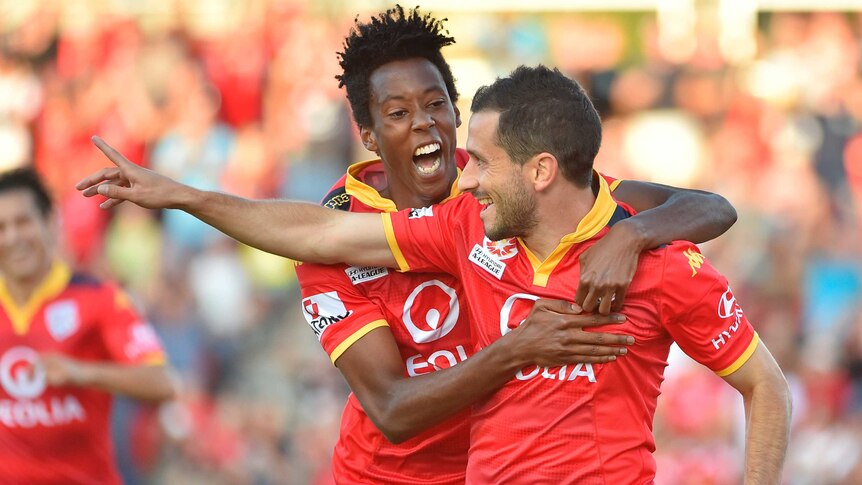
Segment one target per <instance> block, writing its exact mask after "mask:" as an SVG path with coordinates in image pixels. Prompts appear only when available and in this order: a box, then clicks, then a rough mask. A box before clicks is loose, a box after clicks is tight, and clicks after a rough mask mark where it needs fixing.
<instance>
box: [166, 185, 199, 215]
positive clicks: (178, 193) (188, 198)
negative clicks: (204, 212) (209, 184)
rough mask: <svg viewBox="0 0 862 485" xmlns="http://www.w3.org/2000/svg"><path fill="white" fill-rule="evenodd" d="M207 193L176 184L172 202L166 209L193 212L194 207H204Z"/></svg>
mask: <svg viewBox="0 0 862 485" xmlns="http://www.w3.org/2000/svg"><path fill="white" fill-rule="evenodd" d="M206 195H207V193H206V192H203V191H199V190H197V189H195V188H194V187H191V186H188V185H185V184H180V183H177V188H176V190H175V191H174V201H173V203H171V204H170V205H169V206H168V209H179V210H181V211H185V212H194V211H195V210H196V208H197V207H196V206H206V202H205V200H203V199H205V198H206Z"/></svg>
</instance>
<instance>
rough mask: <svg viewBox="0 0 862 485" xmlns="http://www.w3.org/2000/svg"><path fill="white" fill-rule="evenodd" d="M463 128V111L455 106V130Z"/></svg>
mask: <svg viewBox="0 0 862 485" xmlns="http://www.w3.org/2000/svg"><path fill="white" fill-rule="evenodd" d="M460 127H461V110H460V109H458V107H457V106H455V128H460Z"/></svg>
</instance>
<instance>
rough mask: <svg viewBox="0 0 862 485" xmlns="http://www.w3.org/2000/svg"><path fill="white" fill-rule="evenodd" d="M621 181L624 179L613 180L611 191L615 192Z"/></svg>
mask: <svg viewBox="0 0 862 485" xmlns="http://www.w3.org/2000/svg"><path fill="white" fill-rule="evenodd" d="M620 182H622V180H621V179H616V180H614V181H613V182H611V184H610V186H609V187H610V189H611V192H613V191H614V190H617V187H619V186H620Z"/></svg>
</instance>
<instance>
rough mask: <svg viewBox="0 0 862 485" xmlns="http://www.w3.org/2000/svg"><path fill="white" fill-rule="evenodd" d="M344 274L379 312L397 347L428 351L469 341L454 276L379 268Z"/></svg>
mask: <svg viewBox="0 0 862 485" xmlns="http://www.w3.org/2000/svg"><path fill="white" fill-rule="evenodd" d="M345 272H346V274H347V276H348V277H349V278H350V279H351V282H352V283H353V284H354V285H355V287H356V289H357V291H359V292H360V293H361V294H362V295H364V296H365V297H366V298H368V299H369V300H370V301H372V302H374V303H375V304H376V305H377V307H378V308H379V309H380V311H381V313H383V315H384V316H385V318H386V320H387V322H388V323H389V326H390V328H391V329H392V333H393V335H394V336H395V338H396V340H397V341H398V342H399V345H401V346H403V347H404V346H406V347H425V348H429V346H430V347H433V346H436V345H441V344H443V345H448V344H455V345H457V344H460V343H465V342H468V341H469V339H470V331H469V321H468V317H467V312H468V309H467V304H466V301H465V300H464V296H463V291H462V286H461V284H460V282H459V281H458V279H457V278H455V277H454V276H451V275H448V274H440V273H399V272H397V271H395V270H392V269H387V268H379V267H365V268H356V267H349V268H347V269H346V270H345Z"/></svg>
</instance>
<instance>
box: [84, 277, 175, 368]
mask: <svg viewBox="0 0 862 485" xmlns="http://www.w3.org/2000/svg"><path fill="white" fill-rule="evenodd" d="M102 299H103V304H102V305H101V309H102V313H101V319H100V320H101V334H102V339H103V341H104V343H105V346H106V348H107V349H108V353H109V354H110V356H111V358H112V360H114V361H115V362H118V363H124V364H148V365H163V364H165V362H166V361H167V358H166V357H165V352H164V350H163V349H162V343H161V341H160V340H159V337H158V335H157V334H156V331H155V330H154V329H153V327H152V325H150V323H149V322H147V321H146V320H144V319H143V318H141V316H140V315H139V314H138V312H137V311H136V310H135V308H134V305H133V303H132V301H131V299H130V298H129V296H128V295H127V294H126V293H125V292H124V291H123V290H122V289H120V288H118V287H116V286H114V285H105V287H104V288H103V292H102Z"/></svg>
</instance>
